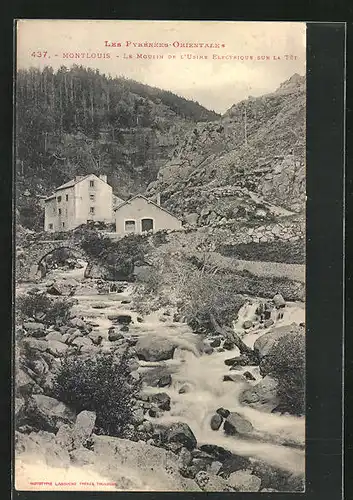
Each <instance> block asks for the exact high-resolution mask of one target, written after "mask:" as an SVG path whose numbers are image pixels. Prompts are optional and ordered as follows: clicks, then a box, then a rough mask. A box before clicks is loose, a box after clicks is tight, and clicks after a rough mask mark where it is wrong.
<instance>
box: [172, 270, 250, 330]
mask: <svg viewBox="0 0 353 500" xmlns="http://www.w3.org/2000/svg"><path fill="white" fill-rule="evenodd" d="M182 301H183V305H182V306H181V308H180V312H181V314H182V315H183V316H185V317H186V321H187V323H188V324H189V325H190V326H191V328H193V330H195V331H203V330H205V331H210V330H211V331H212V329H213V326H212V324H211V322H210V316H211V314H212V315H213V316H214V318H215V319H216V321H217V322H218V323H219V324H220V325H227V326H231V325H232V322H233V321H234V320H236V319H237V315H238V311H239V309H240V308H241V307H242V306H243V305H244V303H245V299H244V297H243V296H241V295H239V294H238V293H237V290H236V288H235V287H234V285H233V280H232V279H231V277H229V276H227V275H210V274H204V275H198V276H197V275H195V276H193V277H192V279H190V280H189V281H188V282H187V283H186V286H185V289H184V293H183V297H182Z"/></svg>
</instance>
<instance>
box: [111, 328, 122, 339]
mask: <svg viewBox="0 0 353 500" xmlns="http://www.w3.org/2000/svg"><path fill="white" fill-rule="evenodd" d="M123 338H124V335H123V334H122V333H120V332H119V331H117V330H116V329H115V328H113V329H111V330H109V334H108V340H110V341H111V342H114V341H115V340H121V339H123Z"/></svg>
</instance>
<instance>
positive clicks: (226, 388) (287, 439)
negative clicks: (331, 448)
mask: <svg viewBox="0 0 353 500" xmlns="http://www.w3.org/2000/svg"><path fill="white" fill-rule="evenodd" d="M83 274H84V268H82V269H74V270H70V271H61V270H55V271H53V272H51V273H50V274H49V275H48V276H47V277H46V278H45V280H44V281H43V282H39V283H38V284H37V285H36V286H37V288H38V289H39V290H43V291H44V290H46V288H47V287H46V284H48V282H49V283H50V282H51V281H53V280H74V281H75V282H77V284H78V286H77V289H76V292H75V295H74V298H75V300H76V304H75V305H74V306H73V308H72V312H73V314H74V315H75V317H77V318H79V319H80V320H82V321H83V322H84V323H85V324H88V325H90V328H91V331H90V332H89V333H88V336H87V337H88V338H89V339H91V340H90V341H87V343H86V346H85V347H86V348H87V349H86V350H85V349H83V351H84V352H85V353H86V354H85V355H88V356H94V355H95V353H96V352H98V351H99V352H102V353H104V352H106V353H108V352H111V350H112V349H117V348H121V349H122V348H123V347H124V346H125V345H128V346H130V347H131V352H132V353H133V354H134V361H137V363H136V366H135V369H134V373H135V376H136V378H138V379H139V380H140V381H141V382H142V390H141V398H140V399H139V401H138V402H137V407H139V408H140V409H141V411H142V416H141V422H140V423H139V425H140V426H141V425H145V427H148V426H147V424H146V422H149V423H150V425H151V426H152V427H153V428H154V429H158V428H170V427H171V426H172V425H173V424H178V425H179V424H186V425H187V426H188V427H189V428H190V429H191V431H192V433H193V435H194V437H195V440H196V442H197V449H198V450H200V451H199V455H200V454H201V456H197V453H196V454H195V456H192V457H191V460H190V463H189V465H188V468H189V469H192V467H194V469H193V472H195V471H196V474H195V475H194V477H192V476H193V474H192V473H191V474H190V477H189V480H190V481H194V482H193V483H189V485H188V486H186V485H185V483H183V481H184V480H180V481H181V483H183V485H184V486H180V488H181V490H182V488H187V487H195V490H196V491H197V488H199V489H200V485H199V484H198V483H197V481H196V479H195V476H197V474H199V473H200V472H203V471H205V469H206V470H207V471H208V473H210V471H209V469H210V467H211V466H212V463H214V462H219V458H218V460H217V457H216V455H217V453H216V451H217V450H218V451H219V450H220V449H223V450H226V456H228V455H227V453H229V454H231V456H237V457H243V459H244V460H246V462H244V464H245V465H246V466H245V465H244V464H243V466H242V467H243V468H242V469H236V470H232V471H231V472H230V475H232V474H235V473H236V472H237V471H239V472H240V471H242V470H243V473H244V474H245V475H246V474H248V476H249V475H250V476H254V477H258V476H257V475H256V472H254V471H256V467H255V465H256V464H257V463H261V464H265V465H263V469H264V468H266V467H270V468H272V469H273V470H276V471H277V470H280V471H282V474H284V476H285V477H287V478H292V477H294V478H302V477H303V474H304V466H305V454H304V436H305V419H304V417H295V416H293V415H288V414H283V415H281V414H278V413H271V412H269V411H266V412H265V411H262V410H259V409H258V408H256V405H255V407H254V406H251V405H246V404H242V403H241V401H240V396H241V394H242V393H243V392H244V391H245V390H251V389H252V388H253V387H255V386H257V384H259V382H261V381H262V380H263V377H262V376H261V374H260V370H259V367H258V366H247V365H244V366H241V367H237V370H234V369H233V370H232V368H234V367H232V366H230V365H229V364H227V360H229V359H232V358H237V357H238V356H239V354H240V352H239V350H238V348H236V347H235V348H231V349H229V348H225V347H224V344H225V339H215V338H213V337H210V338H207V337H205V336H200V335H197V334H195V333H193V332H192V330H191V329H190V328H189V327H188V325H187V324H185V323H180V322H178V321H174V318H173V316H174V311H173V310H168V308H164V309H160V310H158V311H155V312H153V313H152V314H148V315H146V316H144V317H141V316H140V315H139V314H138V313H137V312H136V311H135V310H133V303H132V298H131V297H132V292H133V286H132V285H127V284H124V290H123V291H122V292H120V293H108V294H104V293H103V294H100V293H98V291H97V288H96V280H87V279H86V280H85V279H84V278H83ZM31 288H33V284H32V285H30V284H22V285H21V286H20V287H19V288H18V290H17V293H18V294H23V293H25V292H27V291H28V290H30V289H31ZM260 302H261V298H249V300H248V301H247V302H246V303H245V304H244V306H243V307H242V308H241V310H240V311H239V314H238V320H237V322H236V323H235V325H234V329H235V331H239V332H240V331H241V332H242V335H243V337H242V338H243V341H244V342H245V343H246V344H247V345H248V346H249V347H253V346H254V343H255V342H256V340H257V339H258V338H259V337H261V336H262V335H264V334H266V333H268V332H270V331H271V329H273V328H274V327H289V326H290V325H292V324H293V323H295V324H297V325H299V324H300V323H304V322H305V309H304V304H303V303H288V302H287V303H286V306H285V308H284V309H283V315H282V317H280V318H278V317H275V318H274V319H272V322H269V323H268V324H269V326H268V327H264V324H255V323H254V314H255V311H256V309H257V308H258V305H259V303H260ZM119 316H120V317H123V316H124V317H129V318H130V319H129V320H128V324H127V325H125V328H124V329H121V330H124V331H123V332H121V333H120V332H119V333H120V335H118V336H117V337H119V338H117V339H116V340H112V336H111V335H110V333H109V332H111V329H112V328H116V322H115V319H116V318H117V317H119ZM270 319H271V318H270ZM247 322H248V323H249V324H251V326H250V327H249V328H247V329H246V331H244V328H243V326H244V324H246V323H247ZM53 330H54V329H53ZM64 335H65V334H64ZM87 337H84V338H87ZM98 337H101V341H100V343H99V345H95V344H94V343H93V339H97V338H98ZM60 340H62V339H60ZM215 340H216V342H215ZM91 341H92V342H91ZM90 342H91V344H90ZM159 342H164V343H166V344H167V345H168V346H172V349H171V356H170V355H167V356H162V358H163V359H158V358H159V357H160V355H158V356H156V352H157V351H158V345H159ZM84 344H85V342H83V344H82V345H84ZM212 345H213V346H212ZM146 353H147V354H146ZM151 353H152V355H151ZM159 354H160V353H159ZM245 374H246V376H244V375H245ZM249 374H250V375H249ZM235 375H236V376H235ZM227 376H228V377H230V378H228V379H227ZM161 379H163V380H164V382H163V384H161V383H160V381H161ZM158 395H159V396H158ZM163 399H164V400H169V409H168V410H163V409H161V408H157V411H156V408H155V405H153V403H151V401H161V400H163ZM157 406H158V405H157ZM167 406H168V405H167ZM221 408H223V409H226V411H227V412H228V413H229V414H237V415H240V416H241V418H242V419H244V421H246V422H249V423H250V424H251V429H252V430H251V433H250V435H246V434H245V435H241V434H239V433H236V434H235V435H234V434H227V433H226V432H225V431H224V429H223V427H221V426H219V428H218V429H217V430H214V429H212V428H211V420H212V417H213V416H214V415H215V414H217V413H216V412H217V410H219V409H221ZM151 410H152V411H151ZM140 413H141V412H140ZM221 418H222V424H224V422H223V418H224V417H221ZM225 420H227V417H225ZM111 439H113V440H114V439H118V438H113V437H112V438H111ZM152 443H153V444H152ZM120 444H121V443H120ZM145 445H146V446H148V448H147V451H148V453H149V452H150V451H151V448H154V447H155V445H156V443H155V442H154V441H153V439H152V438H149V439H147V441H146V443H145ZM133 446H136V443H135V444H134V445H133ZM141 446H142V443H141ZM205 446H206V449H207V450H208V451H207V452H205V451H204V450H203V452H202V447H205ZM210 447H211V448H210ZM197 449H196V451H197ZM210 450H212V451H213V454H212V453H209V452H210ZM169 451H170V450H169ZM174 451H175V452H178V453H179V452H180V447H179V449H175V450H174ZM194 451H195V450H194ZM136 453H137V452H136ZM161 453H162V452H161ZM202 453H204V454H205V453H206V455H207V454H208V455H209V457H205V456H202ZM210 457H211V458H210ZM201 458H202V459H203V463H201V462H202V460H201V461H200V459H201ZM161 459H162V458H161ZM20 460H22V459H20ZM146 460H148V457H147V458H146ZM197 460H198V461H197ZM220 463H221V467H220V469H219V470H221V469H222V467H223V466H224V463H223V465H222V462H220ZM195 464H198V466H200V465H201V468H199V470H196V469H197V467H196V465H195ZM254 464H255V465H254ZM96 465H97V461H96V460H94V461H93V465H92V464H91V468H92V467H93V470H94V467H96ZM19 467H20V466H19ZM21 467H22V469H21ZM21 467H20V468H19V470H23V461H22V462H21ZM213 467H216V466H213ZM244 467H245V469H244ZM26 470H27V474H28V473H29V469H26ZM85 470H86V469H85ZM140 470H141V464H140V465H138V463H137V462H136V463H135V464H131V467H130V468H129V472H126V474H127V475H128V476H129V477H135V478H136V477H139V474H140ZM79 471H80V472H79ZM244 471H245V472H244ZM246 471H247V472H246ZM249 471H251V472H249ZM81 473H82V474H83V475H82V478H81V476H80V478H79V479H80V481H84V477H87V475H85V474H86V472H84V470H83V469H82V468H79V469H78V470H77V474H78V475H80V474H81ZM92 473H93V472H92ZM257 473H258V474H259V475H261V474H260V472H259V471H257ZM33 474H34V475H36V474H37V473H36V472H33ZM68 474H69V476H70V477H72V470H71V472H68ZM126 474H125V476H124V477H127V475H126ZM146 474H147V473H146ZM178 474H179V472H178ZM273 474H274V473H273ZM184 475H185V473H184ZM211 475H215V476H216V477H217V478H218V477H219V475H218V474H217V473H216V474H214V473H213V472H212V474H211ZM238 475H239V474H238ZM277 475H278V474H277ZM69 476H65V477H69ZM274 476H276V474H274ZM144 477H145V479H144V481H143V482H142V483H143V484H142V486H141V484H140V485H139V486H138V485H137V482H136V481H130V486H129V485H127V486H126V489H134V488H135V489H136V488H137V490H139V488H140V487H142V490H143V489H147V490H148V489H149V488H150V487H151V488H152V482H153V474H152V473H150V476H148V474H147V476H146V475H144ZM146 477H147V479H146ZM201 477H202V475H201ZM212 477H213V476H212ZM220 477H222V476H220ZM184 479H185V478H184ZM233 479H234V478H233ZM238 479H239V478H238ZM248 479H249V478H248ZM33 480H35V478H33ZM37 480H38V478H37ZM97 480H98V479H97ZM219 480H220V479H219ZM224 480H225V481H226V484H228V483H227V479H224ZM26 481H27V483H29V482H30V481H29V480H28V478H27V479H26ZM195 481H196V482H195ZM234 481H235V480H233V483H232V484H233V486H231V485H229V484H228V486H229V487H230V488H233V491H234V489H235V490H236V491H243V490H241V489H240V490H239V489H237V488H238V486H237V484H236V483H235V482H234ZM239 481H240V479H239ZM252 481H254V480H253V479H252ZM199 482H200V481H199ZM267 482H268V481H267ZM270 482H271V481H270ZM118 483H119V481H118ZM149 483H151V486H150V485H149ZM162 483H163V484H162V485H161V488H162V489H163V488H164V487H165V484H167V483H164V482H163V481H162ZM181 483H180V484H181ZM201 483H202V481H201ZM255 483H256V481H255ZM260 483H261V481H260ZM273 483H274V484H272V486H268V485H267V486H266V481H265V480H264V479H262V489H264V488H266V487H267V488H268V487H270V488H272V489H274V488H276V481H275V480H273ZM277 483H278V481H277ZM282 483H283V481H282ZM256 484H257V483H256ZM263 484H265V486H263ZM284 484H286V483H285V481H284ZM120 486H121V483H120ZM174 486H175V485H174ZM174 486H173V487H174ZM175 487H177V488H179V486H175ZM222 487H224V488H225V487H226V485H223V486H220V485H219V484H218V486H217V487H216V488H221V489H215V490H213V491H225V490H224V489H222ZM260 487H261V485H260V484H258V485H257V486H253V488H255V491H259V490H260ZM277 487H278V485H277ZM282 487H284V488H286V486H285V485H284V486H282ZM43 488H45V486H43ZM109 488H113V489H116V488H117V489H119V485H117V486H109V487H108V489H109ZM240 488H241V487H240ZM256 488H258V489H256ZM287 488H290V486H287ZM49 489H50V487H49ZM68 489H70V487H68ZM93 489H94V487H93ZM122 489H124V488H122ZM201 489H202V488H201ZM204 491H205V490H204ZM251 491H254V490H251Z"/></svg>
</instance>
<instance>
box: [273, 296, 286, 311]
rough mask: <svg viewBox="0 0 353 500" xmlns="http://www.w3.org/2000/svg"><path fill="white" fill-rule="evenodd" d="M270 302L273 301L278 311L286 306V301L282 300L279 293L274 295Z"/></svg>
mask: <svg viewBox="0 0 353 500" xmlns="http://www.w3.org/2000/svg"><path fill="white" fill-rule="evenodd" d="M272 300H273V303H274V305H275V307H276V308H277V309H279V308H281V307H285V305H286V301H285V300H284V298H283V297H282V295H281V294H280V293H276V295H275V296H274V297H273V299H272Z"/></svg>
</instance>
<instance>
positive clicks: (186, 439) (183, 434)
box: [165, 422, 197, 450]
mask: <svg viewBox="0 0 353 500" xmlns="http://www.w3.org/2000/svg"><path fill="white" fill-rule="evenodd" d="M165 438H166V441H167V442H168V443H171V442H176V443H180V444H182V445H183V446H185V448H187V449H188V450H192V449H194V448H196V446H197V441H196V437H195V436H194V433H193V432H192V430H191V429H190V427H189V426H188V425H187V424H185V423H184V422H177V423H174V424H172V425H171V426H170V427H169V428H168V429H167V430H166V432H165Z"/></svg>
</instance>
